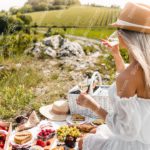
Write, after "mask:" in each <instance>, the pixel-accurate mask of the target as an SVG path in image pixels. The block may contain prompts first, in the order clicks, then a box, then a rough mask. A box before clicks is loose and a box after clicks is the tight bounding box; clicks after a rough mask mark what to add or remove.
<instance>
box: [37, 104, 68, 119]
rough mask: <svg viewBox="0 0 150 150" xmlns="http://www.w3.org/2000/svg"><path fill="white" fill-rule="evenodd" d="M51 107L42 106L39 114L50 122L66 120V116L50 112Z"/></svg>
mask: <svg viewBox="0 0 150 150" xmlns="http://www.w3.org/2000/svg"><path fill="white" fill-rule="evenodd" d="M52 106H53V104H51V105H47V106H43V107H41V108H40V109H39V112H40V113H41V114H42V115H43V116H44V117H46V118H48V119H50V120H52V121H65V120H66V118H67V115H56V114H54V113H53V112H52V111H51V110H52Z"/></svg>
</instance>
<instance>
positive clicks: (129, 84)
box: [116, 63, 142, 98]
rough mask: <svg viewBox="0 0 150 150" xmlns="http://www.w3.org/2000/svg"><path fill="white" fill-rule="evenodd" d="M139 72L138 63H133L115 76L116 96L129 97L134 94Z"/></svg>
mask: <svg viewBox="0 0 150 150" xmlns="http://www.w3.org/2000/svg"><path fill="white" fill-rule="evenodd" d="M141 72H142V70H141V67H140V65H139V64H137V63H133V64H131V65H129V67H128V68H127V69H126V70H124V71H123V72H122V73H121V74H120V75H119V76H118V77H117V79H116V84H117V94H118V96H120V97H127V98H129V97H132V96H134V95H135V94H136V91H137V87H138V85H139V82H140V79H141V74H142V73H141Z"/></svg>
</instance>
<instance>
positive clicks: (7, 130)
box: [0, 121, 12, 150]
mask: <svg viewBox="0 0 150 150" xmlns="http://www.w3.org/2000/svg"><path fill="white" fill-rule="evenodd" d="M11 131H12V125H11V123H8V122H3V121H0V150H7V149H9V148H10V147H9V137H10V134H11Z"/></svg>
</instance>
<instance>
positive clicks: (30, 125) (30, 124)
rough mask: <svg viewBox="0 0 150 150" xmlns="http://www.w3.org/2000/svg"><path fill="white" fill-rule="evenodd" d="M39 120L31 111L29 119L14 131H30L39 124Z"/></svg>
mask: <svg viewBox="0 0 150 150" xmlns="http://www.w3.org/2000/svg"><path fill="white" fill-rule="evenodd" d="M39 122H40V121H39V118H38V117H37V114H36V112H35V111H33V112H32V113H31V115H30V116H29V119H28V121H27V122H26V123H24V124H22V125H20V126H18V127H17V128H16V131H23V130H27V129H31V128H33V127H35V126H36V125H37V124H38V123H39Z"/></svg>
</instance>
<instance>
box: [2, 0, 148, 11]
mask: <svg viewBox="0 0 150 150" xmlns="http://www.w3.org/2000/svg"><path fill="white" fill-rule="evenodd" d="M80 1H81V4H93V3H95V4H99V5H104V6H111V5H113V4H115V5H120V6H121V7H123V6H124V5H125V3H126V2H127V1H132V2H140V3H145V4H149V5H150V0H145V1H144V0H80ZM25 2H27V0H0V10H9V8H11V7H21V6H23V5H24V3H25Z"/></svg>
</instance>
